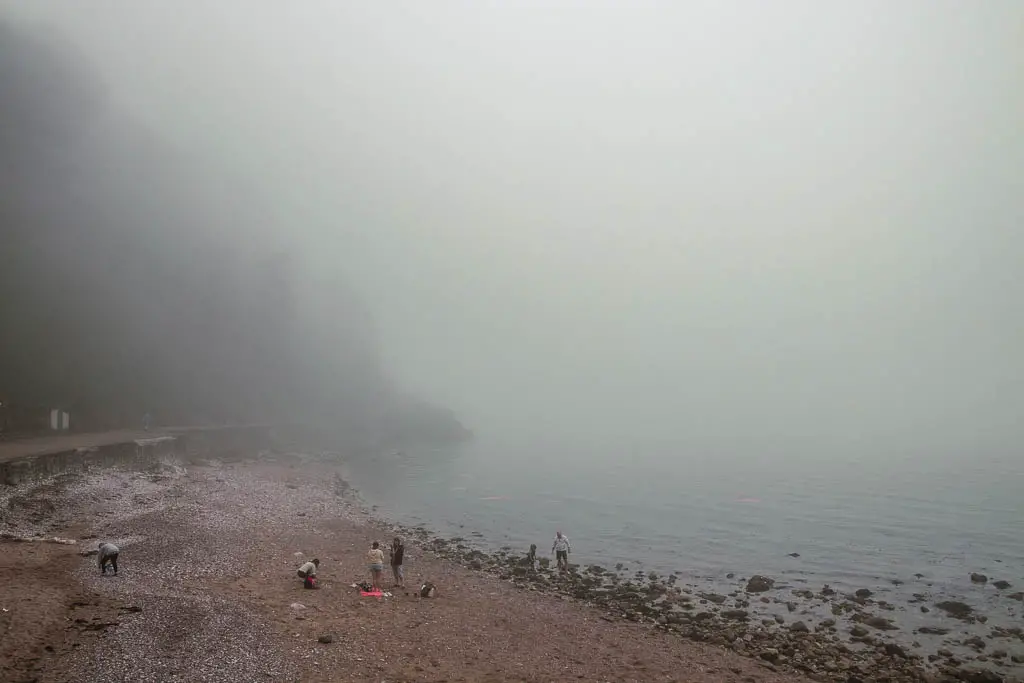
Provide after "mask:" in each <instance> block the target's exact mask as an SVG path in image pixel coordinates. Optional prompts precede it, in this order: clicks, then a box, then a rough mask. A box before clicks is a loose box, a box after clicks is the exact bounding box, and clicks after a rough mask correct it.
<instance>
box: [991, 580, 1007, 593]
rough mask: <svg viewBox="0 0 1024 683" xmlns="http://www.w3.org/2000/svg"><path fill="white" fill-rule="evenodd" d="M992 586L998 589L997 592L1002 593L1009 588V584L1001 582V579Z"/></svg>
mask: <svg viewBox="0 0 1024 683" xmlns="http://www.w3.org/2000/svg"><path fill="white" fill-rule="evenodd" d="M992 585H993V586H995V587H996V588H998V589H999V590H1001V591H1004V590H1006V589H1007V588H1009V587H1010V582H1009V581H1003V580H1002V579H1000V580H999V581H993V582H992Z"/></svg>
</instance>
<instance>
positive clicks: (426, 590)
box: [420, 581, 437, 598]
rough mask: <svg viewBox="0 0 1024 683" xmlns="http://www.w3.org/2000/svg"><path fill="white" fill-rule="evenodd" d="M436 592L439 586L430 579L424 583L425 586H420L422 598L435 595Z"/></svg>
mask: <svg viewBox="0 0 1024 683" xmlns="http://www.w3.org/2000/svg"><path fill="white" fill-rule="evenodd" d="M436 593H437V587H436V586H434V584H432V583H430V582H429V581H427V582H426V583H425V584H423V587H422V588H420V597H421V598H432V597H434V595H435V594H436Z"/></svg>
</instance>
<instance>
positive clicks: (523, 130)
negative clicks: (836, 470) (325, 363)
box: [0, 0, 1024, 455]
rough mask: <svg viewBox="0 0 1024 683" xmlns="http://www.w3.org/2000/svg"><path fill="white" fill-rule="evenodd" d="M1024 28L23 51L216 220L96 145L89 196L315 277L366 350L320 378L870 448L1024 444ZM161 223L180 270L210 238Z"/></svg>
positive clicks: (95, 38)
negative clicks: (190, 220)
mask: <svg viewBox="0 0 1024 683" xmlns="http://www.w3.org/2000/svg"><path fill="white" fill-rule="evenodd" d="M1022 20H1024V7H1022V6H1021V5H1020V4H1019V3H1014V2H995V1H993V2H988V3H984V4H981V3H975V4H966V3H955V2H939V3H924V2H907V3H903V4H900V5H897V6H892V5H884V6H883V5H882V4H881V3H877V2H875V3H870V2H861V3H841V4H833V5H827V6H825V5H820V4H817V3H810V2H796V1H788V2H785V3H773V4H772V5H771V6H768V5H764V6H752V5H748V4H743V5H741V4H739V3H705V2H694V3H686V4H685V5H676V4H672V3H630V4H628V5H627V4H625V3H612V2H593V3H568V2H566V3H556V4H555V5H553V6H550V5H540V4H531V3H508V4H497V3H495V4H491V3H487V4H484V3H464V2H438V3H389V4H385V5H368V4H358V3H328V2H305V3H298V4H297V5H296V6H291V5H282V6H275V7H274V10H273V11H265V10H264V11H255V10H253V9H252V7H251V4H248V3H242V2H240V0H225V1H223V2H218V3H216V5H215V6H209V7H207V6H202V7H200V6H189V7H187V8H182V7H181V6H179V5H172V4H164V5H156V4H147V5H145V6H143V5H138V4H132V3H125V2H117V1H115V0H104V1H103V2H96V3H93V4H91V5H90V8H89V12H87V13H86V12H72V11H68V10H67V8H66V5H62V3H57V2H34V3H32V4H31V5H25V4H22V3H14V2H6V1H3V2H0V26H2V27H4V28H6V29H7V30H9V31H10V32H12V34H13V35H18V36H23V37H26V39H32V40H37V41H41V42H42V43H45V44H47V45H51V46H57V48H56V49H59V50H63V51H64V54H65V55H68V56H70V58H71V63H73V64H74V65H75V67H76V70H77V71H78V72H80V75H76V76H75V78H80V79H81V82H82V83H84V84H85V85H84V86H83V87H82V88H81V93H84V94H83V95H82V98H81V100H80V101H76V106H77V104H78V103H79V102H84V103H87V104H88V106H90V107H94V108H95V111H101V112H102V114H98V115H97V116H98V117H100V118H102V122H101V124H102V125H100V124H97V126H96V128H97V129H102V130H104V131H106V132H105V133H104V135H114V134H115V133H114V132H115V131H116V135H117V136H120V137H123V138H125V139H128V138H130V139H131V140H133V142H132V144H133V145H136V147H134V148H133V149H148V148H149V146H150V145H152V146H154V147H157V148H159V149H160V150H161V151H160V152H159V158H160V159H162V160H166V162H165V161H161V164H163V165H161V167H160V168H161V169H164V168H166V167H168V166H174V167H175V168H176V169H177V170H183V175H184V176H186V177H188V178H189V180H190V182H191V183H193V184H194V185H195V186H196V187H198V188H201V191H198V190H197V191H196V192H195V193H192V194H188V195H187V199H183V200H179V199H177V197H179V196H183V195H172V194H170V193H168V194H161V188H162V187H165V185H162V184H161V182H160V176H159V175H157V176H156V177H154V176H153V175H150V174H149V173H148V171H149V170H150V169H147V168H146V167H145V163H146V161H145V158H141V161H140V160H139V159H140V158H135V157H133V160H130V161H128V162H125V161H124V159H121V161H116V163H115V160H114V159H113V158H112V157H110V156H108V154H107V151H108V150H109V149H110V147H109V145H108V144H107V140H108V138H104V137H102V136H92V135H91V134H87V135H85V136H84V137H85V142H83V143H81V144H79V146H77V147H76V148H75V149H76V150H77V151H76V152H75V154H76V156H75V159H77V160H78V161H76V162H75V163H78V162H80V161H82V160H85V162H87V163H83V168H85V169H86V171H87V172H86V173H85V174H84V175H83V176H80V177H81V178H88V179H89V183H95V187H96V188H102V192H104V193H107V194H104V195H103V196H123V198H124V202H125V205H126V206H128V207H133V206H140V207H144V206H164V205H166V206H174V205H177V204H176V203H178V202H179V201H186V202H195V203H196V206H192V207H190V208H193V209H195V210H196V213H197V214H201V215H202V216H203V220H202V221H197V223H196V225H197V226H200V227H197V228H195V229H196V230H197V231H198V230H202V231H203V233H202V234H203V235H204V238H206V237H208V238H209V239H210V240H211V244H216V245H218V246H219V248H222V249H224V250H225V252H226V253H228V254H231V255H232V256H233V257H236V258H241V256H240V254H241V255H246V254H251V255H253V258H254V259H260V258H263V257H264V256H266V255H268V254H269V255H274V254H287V255H288V258H291V259H294V261H295V268H296V269H297V270H298V271H300V272H301V273H302V281H301V282H300V281H296V282H295V283H293V284H294V286H295V294H296V297H297V301H298V306H299V308H300V309H301V311H304V313H303V315H306V318H304V319H306V320H315V321H316V322H317V324H318V325H326V324H329V323H330V322H331V320H330V319H329V316H330V314H328V316H327V317H328V319H326V320H325V319H324V311H331V310H334V309H333V308H332V307H333V306H338V307H339V310H341V311H343V313H339V316H341V318H342V319H343V320H344V321H359V322H358V325H359V328H360V329H359V332H358V334H355V335H354V338H353V337H352V336H346V335H348V334H349V332H348V328H346V331H345V332H344V333H341V332H338V334H337V335H332V336H330V337H322V336H319V335H318V334H305V332H308V331H309V330H314V329H319V328H313V327H310V328H299V329H295V330H290V335H291V337H290V339H291V341H289V342H287V343H291V344H297V345H298V346H296V347H295V348H305V346H303V345H308V346H309V347H314V348H315V351H313V352H310V353H311V355H310V356H309V357H310V358H311V359H312V358H328V357H330V356H331V355H332V352H333V349H332V348H331V347H332V346H333V345H334V344H336V343H338V341H337V340H339V339H341V340H344V342H345V343H346V344H347V343H349V342H351V347H346V349H345V351H344V353H341V352H339V354H338V355H339V356H340V357H341V358H343V359H344V362H347V363H350V364H351V366H350V367H349V370H351V368H354V367H358V368H360V369H364V368H365V367H367V363H365V362H364V361H365V359H367V358H370V357H379V367H380V369H381V373H382V374H385V375H387V377H388V380H387V382H385V384H388V383H390V382H391V381H393V382H394V384H395V385H397V386H398V387H401V388H402V390H403V391H408V392H411V393H412V394H415V395H416V396H418V397H421V398H423V399H425V400H427V401H430V402H432V403H434V404H437V405H440V406H444V407H445V408H450V409H451V410H452V411H454V412H455V414H456V415H457V416H458V417H459V419H460V420H461V421H462V422H463V423H464V424H465V425H466V426H467V427H469V428H470V429H472V430H474V431H476V432H478V433H488V432H513V433H514V432H528V433H535V434H554V435H562V436H565V437H571V438H586V439H590V438H602V437H609V438H611V437H614V438H636V439H642V438H652V439H679V440H685V441H691V442H693V443H705V444H710V443H715V444H723V443H724V444H736V445H739V446H742V447H744V448H748V449H749V450H751V451H755V450H756V451H758V452H764V450H765V449H767V450H768V451H770V452H777V451H780V450H781V451H786V450H787V449H793V450H795V451H799V450H800V449H803V448H806V449H810V450H813V449H816V448H820V447H822V446H828V447H830V448H833V449H835V451H834V452H836V453H844V454H846V455H850V454H851V453H855V454H864V455H871V454H875V455H888V454H892V453H897V452H899V453H904V452H914V453H928V452H931V451H935V450H942V449H964V448H970V447H972V446H977V447H980V448H989V449H1014V448H1017V447H1018V446H1017V444H1018V442H1019V439H1020V437H1021V436H1022V435H1024V432H1022V427H1021V421H1020V418H1021V416H1022V414H1024V358H1022V354H1021V349H1022V348H1024V312H1022V307H1021V305H1020V303H1019V302H1020V300H1021V298H1022V295H1024V276H1022V275H1021V272H1022V265H1024V235H1022V234H1021V232H1020V226H1021V224H1022V219H1024V138H1022V135H1021V121H1024V91H1022V89H1021V88H1020V75H1021V70H1020V68H1021V52H1020V46H1019V37H1020V31H1019V27H1020V26H1021V25H1022ZM72 85H73V84H71V83H69V84H68V92H70V91H72V90H74V91H75V93H76V96H77V93H78V90H75V88H73V87H71V86H72ZM62 96H63V95H62ZM55 97H56V96H55ZM47 101H49V100H47ZM54 102H57V99H55V100H54ZM61 102H63V101H61ZM61 102H58V104H57V105H55V110H54V111H56V112H59V114H55V116H58V117H61V118H63V119H66V120H67V121H72V122H76V123H77V122H78V117H80V116H81V114H80V112H78V111H73V112H69V111H66V110H65V107H64V105H63V104H62V103H61ZM82 106H83V107H84V106H85V105H82ZM83 120H84V117H83ZM62 125H63V124H62ZM69 125H70V124H69ZM82 125H83V126H85V124H84V123H83V124H82ZM108 162H109V165H108ZM133 163H137V164H141V165H139V166H138V167H133V166H132V164H133ZM109 169H114V170H111V171H109V172H108V170H109ZM0 170H2V169H0ZM76 177H77V176H76ZM132 178H134V179H135V180H140V179H142V178H145V179H147V180H150V181H152V184H151V185H149V186H148V189H147V192H149V193H151V195H152V196H151V197H150V198H149V199H147V201H150V200H151V201H152V202H154V203H153V204H150V205H142V204H138V205H136V203H135V202H136V197H137V196H138V195H139V194H140V193H141V191H140V186H139V185H135V184H134V183H132V182H130V181H131V180H132ZM89 183H85V182H84V181H83V182H81V183H78V184H76V185H75V187H84V186H85V185H88V184H89ZM104 183H107V184H106V185H105V184H104ZM111 183H113V184H111ZM37 189H38V188H37ZM83 191H84V190H83ZM89 191H92V190H89ZM97 191H100V190H97ZM40 197H41V199H40V201H42V202H44V203H45V200H46V193H45V192H44V191H41V192H40ZM133 211H134V212H135V213H136V214H138V215H137V217H136V219H135V220H138V221H139V222H140V223H149V224H148V225H147V226H146V229H145V231H140V235H142V234H145V235H146V237H145V240H149V242H147V244H149V245H150V246H152V248H153V250H154V251H155V252H156V253H160V251H161V249H163V248H164V247H163V246H161V245H165V244H167V245H169V244H171V243H176V241H178V240H186V241H187V240H189V239H192V238H191V237H190V234H191V230H192V228H190V229H182V230H181V231H180V232H179V231H178V230H179V227H178V226H175V225H163V224H161V222H160V219H161V217H160V216H154V215H152V214H151V213H146V210H145V208H140V209H138V210H135V209H133ZM72 215H73V214H72ZM150 219H152V221H150ZM73 223H74V221H69V222H68V225H69V226H70V225H73ZM197 234H198V232H197ZM180 246H181V245H179V247H180ZM185 246H187V244H186V245H185ZM175 248H178V247H175ZM182 248H183V247H182ZM83 249H87V245H84V246H83ZM175 253H177V252H175ZM85 255H87V254H85ZM210 258H211V259H213V258H214V256H210ZM170 265H171V266H173V268H180V269H182V272H183V273H184V274H186V275H187V274H188V269H189V268H190V267H192V266H191V265H190V263H189V262H182V261H176V262H174V263H173V264H170ZM239 268H240V269H241V268H242V267H241V266H239ZM246 272H247V271H246ZM94 277H96V278H97V282H102V281H103V278H104V272H103V271H102V270H97V271H96V272H95V273H94ZM316 283H337V286H334V285H332V286H331V288H327V289H324V288H317V286H315V284H316ZM195 286H196V287H197V290H198V291H200V292H201V291H202V284H201V283H199V282H197V283H196V285H195ZM342 291H344V292H346V293H347V295H350V298H348V299H345V300H343V301H342V300H336V297H335V296H333V295H331V294H330V293H331V292H333V293H334V294H337V293H338V292H342ZM338 298H340V295H339V297H338ZM300 319H302V318H301V316H300ZM174 333H175V332H174V331H173V330H172V331H168V332H167V334H169V335H173V334H174ZM282 343H285V342H283V341H282ZM363 345H366V346H372V347H373V348H372V352H371V350H368V349H364V348H363ZM299 355H300V357H301V356H302V354H301V353H300V354H299ZM353 359H357V360H353ZM151 360H152V361H153V362H159V358H152V359H151ZM310 363H311V364H312V363H313V361H312V360H311V361H310ZM308 370H309V373H310V376H311V377H312V376H315V375H316V374H317V370H316V368H308ZM368 372H369V371H368ZM375 373H376V369H374V370H373V372H370V373H369V374H371V375H373V379H372V380H371V379H365V382H367V383H372V382H376V374H375ZM360 376H362V375H360ZM260 386H263V385H260ZM360 386H363V385H360ZM374 386H376V385H374ZM389 386H390V385H389ZM319 390H320V389H318V391H319ZM323 390H324V391H327V390H328V387H324V388H323ZM353 391H363V389H359V390H353ZM318 395H319V394H318ZM324 396H325V397H326V396H327V394H325V395H324ZM324 400H329V399H327V398H324ZM826 455H827V454H826Z"/></svg>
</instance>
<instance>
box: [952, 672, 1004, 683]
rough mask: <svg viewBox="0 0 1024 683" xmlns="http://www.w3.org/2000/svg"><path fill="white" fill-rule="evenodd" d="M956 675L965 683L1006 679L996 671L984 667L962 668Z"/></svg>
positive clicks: (997, 682) (999, 681)
mask: <svg viewBox="0 0 1024 683" xmlns="http://www.w3.org/2000/svg"><path fill="white" fill-rule="evenodd" d="M956 677H957V679H958V680H961V681H963V682H964V683H1003V681H1004V680H1005V679H1004V678H1003V677H1002V676H1000V675H999V674H997V673H996V672H995V671H988V670H984V669H961V670H960V671H957V672H956Z"/></svg>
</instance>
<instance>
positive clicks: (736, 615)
mask: <svg viewBox="0 0 1024 683" xmlns="http://www.w3.org/2000/svg"><path fill="white" fill-rule="evenodd" d="M697 616H700V615H699V614H698V615H697ZM722 616H723V617H725V618H726V619H736V620H739V621H744V620H746V619H747V618H749V617H750V614H749V613H748V612H747V611H746V610H743V609H727V610H725V611H724V612H722Z"/></svg>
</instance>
